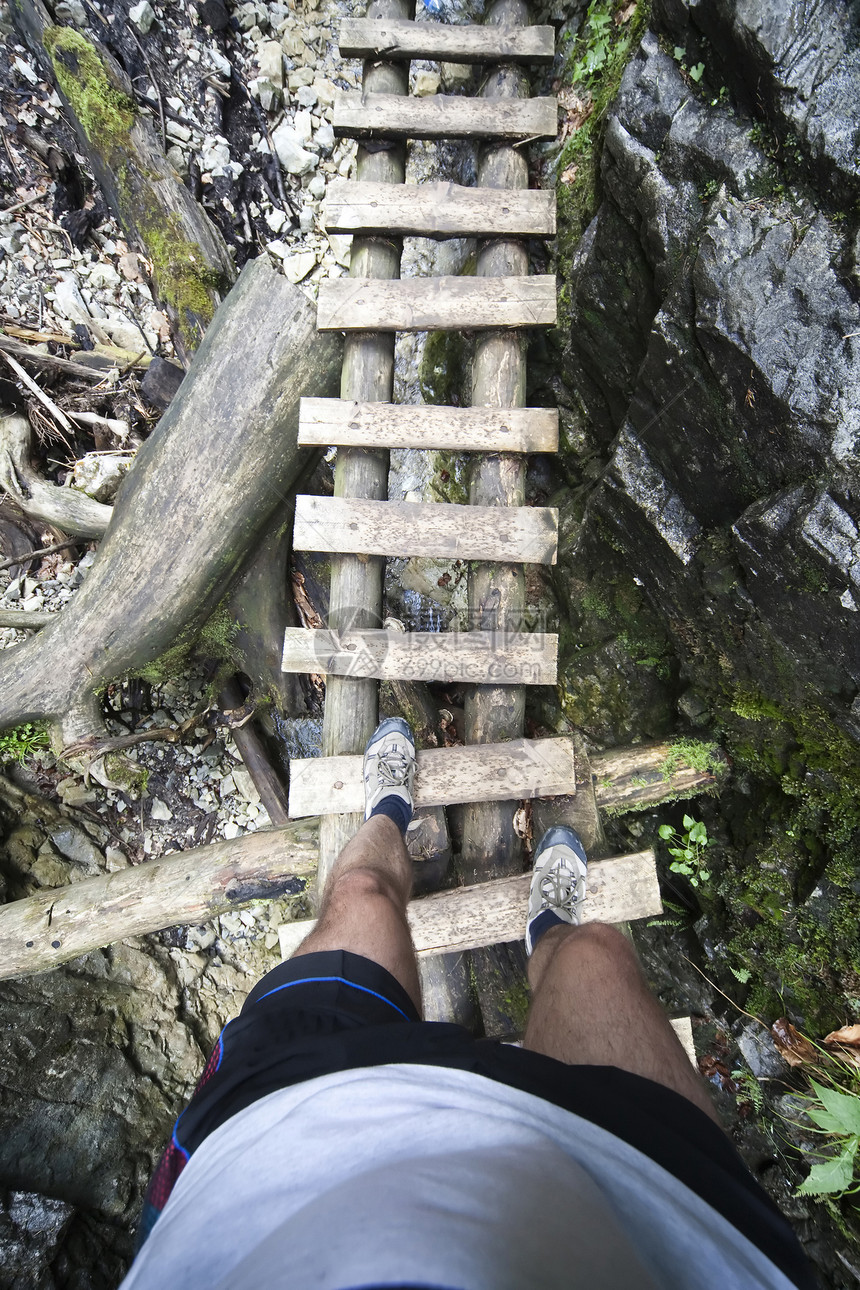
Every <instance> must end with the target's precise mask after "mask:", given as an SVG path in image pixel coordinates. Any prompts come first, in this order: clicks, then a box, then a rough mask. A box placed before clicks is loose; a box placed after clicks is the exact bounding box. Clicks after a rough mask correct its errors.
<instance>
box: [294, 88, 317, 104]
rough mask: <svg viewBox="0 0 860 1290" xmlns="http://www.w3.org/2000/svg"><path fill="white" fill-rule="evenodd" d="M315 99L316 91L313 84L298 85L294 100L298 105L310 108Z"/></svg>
mask: <svg viewBox="0 0 860 1290" xmlns="http://www.w3.org/2000/svg"><path fill="white" fill-rule="evenodd" d="M316 101H317V92H316V89H315V87H314V86H313V85H300V86H299V88H298V89H297V90H296V102H297V103H298V105H299V107H303V108H312V107H314V105H315V104H316Z"/></svg>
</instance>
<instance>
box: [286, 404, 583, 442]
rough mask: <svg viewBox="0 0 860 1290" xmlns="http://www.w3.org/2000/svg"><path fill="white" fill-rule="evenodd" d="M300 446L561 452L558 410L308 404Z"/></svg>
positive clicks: (302, 417)
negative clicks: (559, 450)
mask: <svg viewBox="0 0 860 1290" xmlns="http://www.w3.org/2000/svg"><path fill="white" fill-rule="evenodd" d="M299 443H300V444H302V445H303V446H306V447H321V448H328V447H330V446H331V445H332V444H336V445H338V446H341V445H344V444H346V445H364V446H365V447H386V448H439V449H442V450H444V451H449V452H526V453H528V452H557V451H558V412H557V410H556V409H555V408H512V409H508V410H503V409H500V408H449V407H440V406H438V405H436V406H434V405H431V404H428V405H424V404H418V405H417V406H415V405H412V404H401V403H357V402H353V401H352V400H350V399H311V398H309V399H302V405H301V409H300V412H299Z"/></svg>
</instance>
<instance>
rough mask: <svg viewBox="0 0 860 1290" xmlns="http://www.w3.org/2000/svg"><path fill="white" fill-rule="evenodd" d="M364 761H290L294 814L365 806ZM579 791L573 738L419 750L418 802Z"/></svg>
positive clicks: (428, 803) (515, 797)
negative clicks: (575, 773) (577, 788)
mask: <svg viewBox="0 0 860 1290" xmlns="http://www.w3.org/2000/svg"><path fill="white" fill-rule="evenodd" d="M362 765H363V759H362V758H361V757H360V756H359V757H353V756H343V757H307V758H303V759H301V760H296V761H291V762H290V804H289V811H290V816H291V817H293V818H296V819H297V818H299V817H300V816H303V815H338V814H341V813H345V812H350V811H364V780H363V779H362ZM575 791H576V787H575V775H574V762H573V740H572V739H567V738H560V739H512V740H510V742H508V743H503V744H470V745H468V746H467V747H456V748H428V749H427V750H426V751H425V752H419V754H418V773H417V775H416V776H415V789H414V797H415V806H416V807H421V806H452V805H454V804H455V803H457V802H505V801H508V800H509V799H510V800H513V801H521V800H523V799H525V798H531V797H556V796H559V795H563V794H568V793H574V792H575Z"/></svg>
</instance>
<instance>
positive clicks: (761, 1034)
mask: <svg viewBox="0 0 860 1290" xmlns="http://www.w3.org/2000/svg"><path fill="white" fill-rule="evenodd" d="M737 1044H738V1048H739V1049H740V1050H741V1055H742V1056H743V1059H744V1061H745V1062H746V1064H747V1066H749V1068H750V1070H751V1071H752V1073H753V1075H755V1077H756V1079H778V1080H785V1078H786V1076H788V1075H789V1074H790V1069H789V1066H788V1063H787V1062H785V1061H783V1059H782V1058H781V1057H780V1055H779V1053H778V1052H777V1051H776V1048H775V1047H774V1043H773V1039H772V1038H771V1035H770V1032H769V1031H768V1030H766V1029H765V1028H764V1026H760V1025H759V1024H758V1023H757V1022H755V1021H751V1022H750V1023H749V1025H748V1026H744V1028H743V1030H742V1031H741V1033H740V1034H739V1035H738V1039H737Z"/></svg>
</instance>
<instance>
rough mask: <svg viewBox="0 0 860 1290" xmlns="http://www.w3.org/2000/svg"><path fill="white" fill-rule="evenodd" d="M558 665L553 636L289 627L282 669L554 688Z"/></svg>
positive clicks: (329, 674) (522, 633) (556, 641)
mask: <svg viewBox="0 0 860 1290" xmlns="http://www.w3.org/2000/svg"><path fill="white" fill-rule="evenodd" d="M557 659H558V637H557V636H556V635H553V634H551V633H547V634H541V633H538V632H524V631H520V632H517V631H504V630H501V631H497V632H401V631H385V630H384V629H381V628H376V629H374V628H371V629H370V630H368V631H361V632H334V631H328V630H327V629H318V630H313V629H308V628H306V627H288V628H287V629H286V633H285V636H284V653H283V658H282V660H281V667H282V668H283V670H284V671H285V672H313V673H321V674H322V675H324V676H375V677H377V678H378V679H379V680H383V681H388V680H407V681H442V682H445V683H446V684H452V683H453V682H464V681H492V682H493V683H494V684H496V685H555V682H556V663H557Z"/></svg>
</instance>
